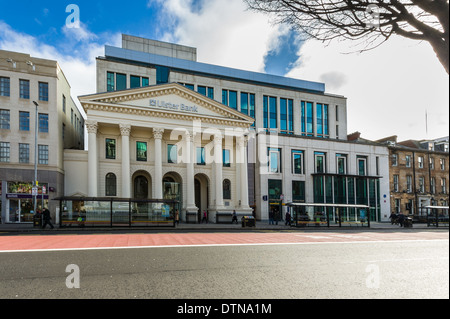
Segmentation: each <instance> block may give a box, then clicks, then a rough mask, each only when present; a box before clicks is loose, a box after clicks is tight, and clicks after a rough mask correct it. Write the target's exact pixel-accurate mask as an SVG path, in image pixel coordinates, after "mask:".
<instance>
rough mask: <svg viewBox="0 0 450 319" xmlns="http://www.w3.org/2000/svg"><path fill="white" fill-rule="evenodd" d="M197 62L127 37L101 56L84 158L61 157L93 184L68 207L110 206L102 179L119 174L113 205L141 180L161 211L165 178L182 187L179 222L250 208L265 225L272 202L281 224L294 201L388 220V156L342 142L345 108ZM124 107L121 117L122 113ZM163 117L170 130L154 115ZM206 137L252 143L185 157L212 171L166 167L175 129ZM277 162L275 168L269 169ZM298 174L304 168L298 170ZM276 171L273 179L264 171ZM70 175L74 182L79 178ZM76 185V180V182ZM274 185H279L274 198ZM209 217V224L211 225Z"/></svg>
mask: <svg viewBox="0 0 450 319" xmlns="http://www.w3.org/2000/svg"><path fill="white" fill-rule="evenodd" d="M196 57H197V53H196V50H195V49H194V48H189V47H183V46H179V45H174V44H168V43H160V42H158V41H153V40H148V39H142V38H137V37H132V36H126V35H124V36H123V45H122V48H114V47H106V48H105V56H104V57H98V58H97V94H96V95H92V96H88V97H81V99H80V100H81V102H82V104H83V106H84V108H85V110H86V112H87V114H88V123H89V124H87V127H88V131H89V132H90V134H89V152H88V153H86V154H78V153H76V152H75V153H74V152H72V151H67V152H66V154H65V155H66V157H65V162H66V165H74V166H77V167H78V168H79V169H80V163H79V161H80V160H81V158H82V160H83V161H84V162H85V163H86V164H85V165H87V166H86V170H85V171H84V172H83V173H82V174H84V175H85V174H86V172H87V174H88V178H87V180H86V179H84V180H83V181H80V183H74V185H69V183H70V184H71V183H72V182H69V180H66V190H67V191H66V195H68V196H72V195H74V194H80V195H86V196H99V197H101V196H105V195H106V193H105V191H106V189H107V185H106V184H105V183H106V180H105V176H106V175H107V174H109V173H113V174H114V175H115V176H116V177H117V185H118V187H117V194H116V196H117V197H125V198H128V197H131V198H134V197H135V195H136V194H135V190H134V188H135V185H134V181H135V179H136V177H137V175H136V174H140V173H142V175H144V176H145V177H146V178H147V179H148V181H149V182H150V181H151V183H150V184H151V189H150V192H149V194H148V198H157V199H159V198H160V196H161V187H164V178H165V177H166V175H167V174H168V175H167V176H169V177H171V178H172V180H176V181H177V182H179V183H182V189H183V191H182V195H183V196H182V202H183V204H182V207H181V209H182V212H183V214H186V212H188V213H189V212H194V211H198V210H200V211H204V210H207V211H210V212H220V211H232V210H234V209H236V210H237V211H239V212H241V213H242V214H244V213H248V211H249V210H248V206H250V207H251V208H252V209H253V212H254V214H255V216H256V218H257V219H259V220H266V219H268V218H269V210H270V207H271V202H273V201H274V200H280V199H281V200H280V202H279V204H280V209H282V211H283V213H284V212H285V211H286V207H285V206H284V204H286V203H288V202H290V201H303V202H307V203H313V202H315V201H317V200H321V201H319V203H338V202H339V203H348V204H352V202H355V203H356V204H367V205H369V206H370V207H371V214H372V217H371V218H372V220H383V218H384V217H383V216H389V211H390V207H389V205H390V204H389V198H386V197H388V196H389V171H388V169H389V166H388V159H389V155H388V150H387V148H386V147H384V146H380V145H377V144H375V143H371V142H350V141H348V140H347V133H348V132H347V99H346V98H345V97H343V96H337V95H333V94H329V93H326V92H325V85H324V84H322V83H314V82H308V81H302V80H297V79H289V78H284V77H278V76H271V75H266V74H261V73H255V72H248V71H243V70H236V69H231V68H224V67H219V66H214V65H208V64H203V63H199V62H197V61H196ZM174 83H177V84H174ZM104 92H107V93H104ZM156 92H159V93H156ZM162 92H164V93H162ZM174 92H177V93H174ZM129 96H136V98H130V97H129ZM144 96H145V98H144ZM152 100H153V102H152ZM152 103H153V104H152ZM168 103H170V104H171V105H182V104H184V105H188V106H191V107H197V109H198V110H199V113H195V112H189V111H187V112H184V111H181V112H180V111H179V110H171V109H170V107H168V105H167V104H168ZM121 104H123V105H126V109H124V108H123V107H118V106H119V105H121ZM161 105H164V106H166V109H165V112H164V116H165V118H164V120H161V116H160V115H161V114H160V112H157V110H158V109H159V110H161V107H160V106H161ZM204 105H208V106H209V107H204ZM119 110H120V111H119ZM119 114H120V115H119ZM181 114H182V115H181ZM186 114H189V116H187V115H186ZM232 119H234V120H232ZM240 121H242V122H240ZM253 121H254V124H253ZM252 124H253V125H252ZM200 126H201V129H199V127H200ZM209 128H213V129H218V130H220V131H221V132H222V136H224V135H225V134H224V132H225V131H226V130H230V131H231V132H236V129H244V130H246V131H247V130H248V133H247V132H246V133H245V134H246V135H247V136H248V137H247V138H246V140H245V141H240V140H239V139H237V138H236V137H234V138H232V139H231V140H230V138H228V139H229V141H227V138H225V139H224V140H222V143H220V142H218V143H217V144H215V143H214V142H213V137H209V136H208V137H207V138H206V140H203V141H200V142H199V141H197V140H196V141H195V142H194V143H195V144H194V145H191V147H190V148H188V147H186V148H187V150H188V152H191V155H190V156H194V155H196V154H192V153H193V152H194V153H195V152H197V148H198V147H204V148H205V150H206V153H207V154H210V155H211V163H206V165H197V164H196V161H193V162H195V164H194V167H191V166H189V165H186V163H183V164H179V165H174V164H172V163H168V154H167V153H168V151H167V148H168V145H173V144H170V143H175V144H177V143H180V142H181V140H182V138H181V137H179V138H178V139H176V138H175V140H173V139H172V137H171V136H170V135H171V134H172V132H173V131H174V130H175V129H181V130H187V131H189V132H191V133H193V132H195V131H196V130H197V131H199V132H201V134H200V136H202V137H203V136H204V135H205V134H204V133H205V129H206V133H208V134H210V133H211V132H209V131H208V130H207V129H209ZM160 129H163V131H160ZM233 134H234V133H232V134H231V135H233ZM210 135H211V134H210ZM180 136H181V135H180ZM196 138H197V137H196ZM106 139H110V140H116V141H117V146H116V152H117V154H116V156H117V157H116V158H115V160H114V161H111V160H109V159H106V158H105V157H106V154H105V152H106ZM138 142H144V143H147V145H148V154H149V156H148V160H147V162H146V163H142V162H139V161H137V160H136V143H138ZM243 142H244V143H245V144H248V147H247V154H248V165H245V164H243V162H242V156H241V154H244V153H246V152H244V151H243V146H242V145H243V144H242V143H243ZM227 143H228V144H227ZM178 145H179V144H178ZM91 146H93V148H91ZM123 146H125V147H123ZM224 149H227V150H229V156H230V162H231V165H230V167H224V166H223V165H216V164H215V161H216V160H217V161H218V160H220V159H221V158H223V157H222V156H220V154H219V151H223V150H224ZM274 150H276V152H279V155H276V154H274V153H275V151H274ZM209 151H211V152H210V153H209ZM214 151H216V152H214ZM294 151H300V152H298V153H299V154H301V156H298V157H301V162H302V165H301V166H302V167H301V172H300V173H299V172H298V169H299V168H298V167H297V168H294V164H293V163H294V160H293V152H294ZM318 153H321V154H322V155H323V157H324V159H325V162H324V164H323V165H324V167H323V171H320V172H317V169H316V164H317V163H316V157H317V154H318ZM322 155H321V156H322ZM183 156H186V155H183ZM188 156H189V155H188ZM215 156H217V158H215ZM270 156H274V157H273V159H272V161H270ZM337 157H341V158H343V159H340V160H339V163H341V164H342V162H343V161H345V168H342V167H341V168H340V169H339V170H338V169H337ZM275 158H276V161H277V163H276V164H274V163H273V160H274V159H275ZM194 159H195V158H194ZM87 163H89V164H87ZM296 163H297V165H299V161H298V160H297V162H296ZM269 165H273V166H274V167H276V170H275V171H273V172H270V171H268V167H270V166H269ZM357 165H358V166H357ZM359 165H361V167H360V166H359ZM83 167H84V166H83ZM88 168H89V169H88ZM296 170H297V171H296ZM91 172H94V176H96V178H95V179H92V176H91ZM242 172H243V173H242ZM72 174H74V175H76V174H77V173H76V171H75V170H74V171H73V173H72ZM192 176H194V178H193V177H192ZM320 178H322V179H323V185H322V186H321V187H322V188H323V189H322V191H323V193H324V194H325V193H326V194H328V196H325V195H324V196H323V198H320V196H318V192H316V193H315V190H316V189H317V190H319V189H320V187H316V181H318V180H319V179H320ZM77 179H80V177H79V176H73V179H70V180H71V181H72V180H73V181H75V180H77ZM245 179H246V181H244V180H245ZM342 179H343V180H344V181H345V183H346V184H345V196H344V197H343V196H342V194H340V195H339V196H338V193H339V190H338V187H337V186H336V187H335V181H336V183H337V181H342ZM224 180H228V181H230V183H231V199H230V200H226V199H223V198H224V197H226V198H228V197H230V196H229V195H228V194H226V196H224V194H223V185H224V184H223V182H224ZM273 181H278V182H277V183H280V185H281V186H280V187H278V188H279V189H278V188H277V190H276V191H275V190H274V189H273V188H272V186H273V185H272V184H273ZM293 181H295V182H301V183H296V184H295V187H296V189H297V190H296V191H298V189H299V188H301V189H302V190H303V191H302V192H301V193H302V194H301V195H300V196H299V195H298V194H294V190H293V187H294V185H293ZM162 182H163V184H162V186H161V183H162ZM354 184H357V185H358V186H354ZM80 185H82V186H80ZM199 185H200V186H199ZM271 185H272V186H271ZM325 187H327V188H326V189H325ZM362 188H363V189H362ZM192 190H193V191H192ZM278 191H279V192H281V193H280V194H278V193H277V192H278ZM327 192H328V193H327ZM335 192H336V193H335ZM246 194H247V196H246ZM280 195H281V196H280ZM357 195H358V196H357ZM163 196H164V194H163ZM273 196H275V197H276V198H274V197H273ZM338 197H339V198H338ZM322 200H323V201H322ZM193 204H194V205H193ZM213 215H215V214H214V213H213V214H212V215H210V216H209V218H210V220H212V221H213V220H214V217H212V216H213ZM185 217H186V216H185V215H182V219H184V218H185Z"/></svg>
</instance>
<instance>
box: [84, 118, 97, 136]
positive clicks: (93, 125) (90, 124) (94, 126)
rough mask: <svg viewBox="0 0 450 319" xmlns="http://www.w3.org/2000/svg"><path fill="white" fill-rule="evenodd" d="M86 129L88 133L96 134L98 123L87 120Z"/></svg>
mask: <svg viewBox="0 0 450 319" xmlns="http://www.w3.org/2000/svg"><path fill="white" fill-rule="evenodd" d="M85 125H86V129H87V131H88V134H91V133H92V134H97V130H98V123H97V121H91V120H87V121H86V123H85Z"/></svg>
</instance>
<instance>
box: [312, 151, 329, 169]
mask: <svg viewBox="0 0 450 319" xmlns="http://www.w3.org/2000/svg"><path fill="white" fill-rule="evenodd" d="M314 162H315V173H326V171H325V166H326V154H325V153H323V152H314Z"/></svg>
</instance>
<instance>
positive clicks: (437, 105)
mask: <svg viewBox="0 0 450 319" xmlns="http://www.w3.org/2000/svg"><path fill="white" fill-rule="evenodd" d="M349 45H351V43H349V42H341V43H339V42H337V43H332V44H331V45H329V46H327V47H324V46H323V45H322V43H319V42H315V41H308V42H307V43H306V44H305V45H303V46H302V47H301V49H300V59H299V61H298V63H297V67H296V68H295V69H294V70H292V71H291V72H290V73H289V74H288V76H291V77H299V78H304V79H307V80H313V81H322V80H325V84H326V85H327V92H329V93H335V94H341V95H344V96H346V97H347V98H348V102H347V105H348V131H349V132H353V131H360V132H361V133H362V135H363V137H366V138H369V139H379V138H383V137H386V136H390V135H398V137H399V140H407V139H427V138H430V139H431V138H437V137H442V136H448V133H449V126H448V116H449V112H448V111H449V108H448V105H449V89H448V85H449V78H448V75H447V73H446V72H445V71H444V69H443V67H442V66H441V64H440V63H439V62H438V60H437V58H436V56H435V54H434V53H433V51H432V49H431V47H430V46H429V45H428V44H427V43H419V42H414V41H411V40H407V39H403V38H398V37H397V38H395V37H393V38H391V39H390V41H388V42H386V43H384V44H383V45H382V46H380V47H378V48H376V49H374V50H371V51H367V52H363V53H351V54H344V53H348V52H349V51H350V50H349V49H348V48H349ZM329 74H344V75H345V81H343V82H342V85H340V86H336V85H335V83H334V82H333V81H330V79H329V78H327V75H329ZM426 110H427V111H428V119H429V122H428V127H429V130H428V135H427V134H426V129H425V112H426Z"/></svg>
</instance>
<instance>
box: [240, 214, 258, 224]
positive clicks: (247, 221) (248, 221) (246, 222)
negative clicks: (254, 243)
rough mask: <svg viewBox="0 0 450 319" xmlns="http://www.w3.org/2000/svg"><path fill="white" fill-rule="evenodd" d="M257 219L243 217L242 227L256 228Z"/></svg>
mask: <svg viewBox="0 0 450 319" xmlns="http://www.w3.org/2000/svg"><path fill="white" fill-rule="evenodd" d="M255 226H256V225H255V217H253V216H244V217H242V227H255Z"/></svg>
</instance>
